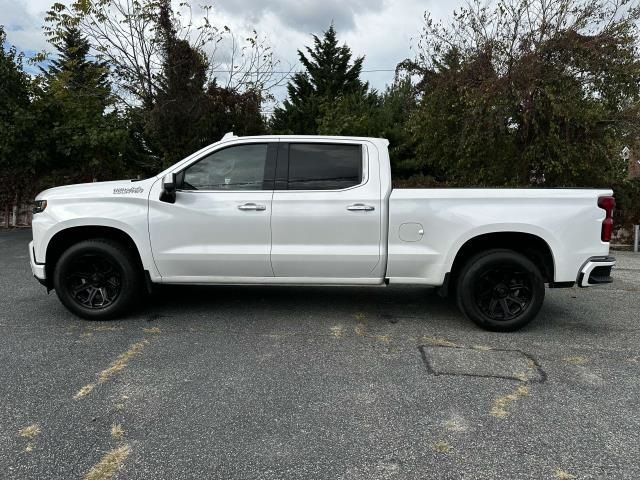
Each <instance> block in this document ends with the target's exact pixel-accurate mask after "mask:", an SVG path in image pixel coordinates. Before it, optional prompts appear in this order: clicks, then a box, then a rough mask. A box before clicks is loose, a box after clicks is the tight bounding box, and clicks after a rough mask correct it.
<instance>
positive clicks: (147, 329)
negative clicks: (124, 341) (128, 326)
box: [142, 327, 161, 333]
mask: <svg viewBox="0 0 640 480" xmlns="http://www.w3.org/2000/svg"><path fill="white" fill-rule="evenodd" d="M142 331H143V332H144V333H160V332H161V330H160V329H159V328H158V327H145V328H143V329H142Z"/></svg>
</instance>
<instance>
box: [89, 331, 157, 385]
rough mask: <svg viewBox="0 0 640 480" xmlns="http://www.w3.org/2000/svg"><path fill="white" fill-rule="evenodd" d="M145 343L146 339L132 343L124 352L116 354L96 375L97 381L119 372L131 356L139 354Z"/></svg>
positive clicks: (104, 380)
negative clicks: (107, 365)
mask: <svg viewBox="0 0 640 480" xmlns="http://www.w3.org/2000/svg"><path fill="white" fill-rule="evenodd" d="M147 343H149V342H148V341H147V340H142V341H141V342H137V343H134V344H133V345H131V346H130V347H129V349H128V350H127V351H126V352H124V353H121V354H120V355H118V358H116V359H115V360H114V361H113V362H112V363H111V365H109V367H107V368H105V369H104V370H103V371H101V372H100V374H99V375H98V383H104V382H106V381H107V380H109V379H110V378H111V377H113V376H115V375H117V374H118V373H120V372H121V371H122V370H123V369H124V367H126V366H127V364H128V363H129V361H130V360H131V359H132V358H133V357H135V356H136V355H140V353H141V352H142V350H143V349H144V346H145V345H146V344H147Z"/></svg>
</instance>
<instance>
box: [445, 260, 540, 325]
mask: <svg viewBox="0 0 640 480" xmlns="http://www.w3.org/2000/svg"><path fill="white" fill-rule="evenodd" d="M544 294H545V286H544V279H543V277H542V274H541V273H540V269H539V268H538V267H537V266H536V265H535V264H534V263H533V262H532V261H531V260H530V259H528V258H527V257H525V256H524V255H522V254H521V253H518V252H515V251H512V250H506V249H494V250H488V251H485V252H481V253H478V254H477V255H475V256H474V257H472V258H471V259H469V260H468V261H467V263H466V264H465V265H464V267H463V268H462V270H461V272H460V274H459V275H458V282H457V286H456V299H457V302H458V307H459V308H460V310H461V311H462V312H463V313H464V314H465V316H466V317H467V318H469V319H470V320H472V321H473V322H474V323H476V324H477V325H478V326H480V327H482V328H484V329H486V330H491V331H495V332H510V331H514V330H518V329H519V328H522V327H523V326H525V325H526V324H528V323H529V322H530V321H531V320H533V319H534V318H535V317H536V315H537V314H538V312H539V311H540V308H541V307H542V303H543V301H544Z"/></svg>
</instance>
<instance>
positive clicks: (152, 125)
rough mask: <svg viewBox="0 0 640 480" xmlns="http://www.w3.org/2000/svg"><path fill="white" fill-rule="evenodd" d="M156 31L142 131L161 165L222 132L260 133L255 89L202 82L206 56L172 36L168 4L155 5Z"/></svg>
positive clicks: (172, 23)
mask: <svg viewBox="0 0 640 480" xmlns="http://www.w3.org/2000/svg"><path fill="white" fill-rule="evenodd" d="M157 32H158V37H159V38H158V41H159V44H160V45H162V59H163V64H162V75H161V77H160V79H159V82H158V83H159V89H158V94H157V96H156V103H155V105H154V107H153V109H152V110H151V112H150V114H149V116H148V121H147V129H146V131H147V135H148V137H149V138H150V140H151V142H152V145H153V148H154V149H155V150H156V151H157V152H158V153H159V156H160V161H161V164H162V165H163V166H169V165H171V164H173V163H175V162H177V161H178V160H181V159H182V158H184V157H185V156H187V155H189V154H191V153H193V152H194V151H196V150H198V149H200V148H202V147H204V146H206V145H208V144H210V143H213V142H215V141H218V140H220V138H221V137H222V135H224V134H225V133H226V132H228V131H232V130H233V131H234V132H236V133H238V134H240V135H256V134H260V133H263V132H264V122H263V119H262V116H261V114H260V104H261V100H262V99H261V96H260V93H259V92H258V91H254V90H247V91H245V92H238V91H236V90H234V89H231V88H226V87H220V86H218V85H217V83H216V81H215V79H214V80H213V81H211V82H207V69H208V63H207V60H206V58H205V56H204V55H203V53H202V52H201V51H200V50H199V49H198V48H196V47H194V46H193V45H191V44H190V43H189V41H188V40H185V39H180V38H178V37H177V33H176V28H175V25H174V21H173V19H172V11H171V6H170V4H169V3H168V2H163V3H162V4H161V5H160V10H159V16H158V28H157Z"/></svg>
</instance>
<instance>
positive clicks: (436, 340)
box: [422, 335, 460, 347]
mask: <svg viewBox="0 0 640 480" xmlns="http://www.w3.org/2000/svg"><path fill="white" fill-rule="evenodd" d="M422 343H427V344H429V345H432V346H434V347H459V346H460V345H458V344H457V343H453V342H451V341H449V340H447V339H446V338H442V337H431V336H429V335H424V336H423V337H422Z"/></svg>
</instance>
